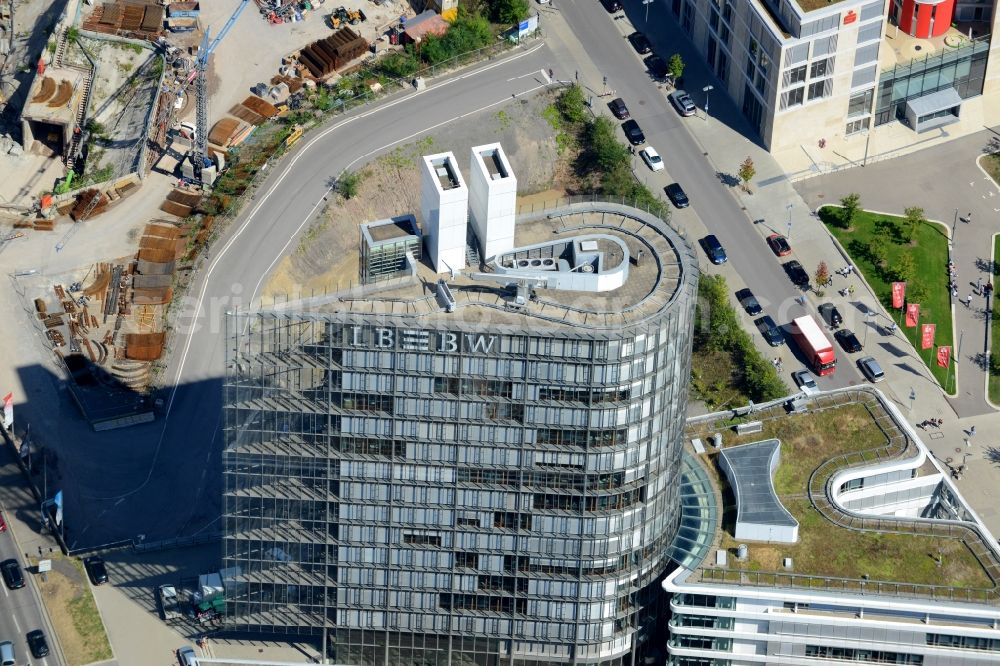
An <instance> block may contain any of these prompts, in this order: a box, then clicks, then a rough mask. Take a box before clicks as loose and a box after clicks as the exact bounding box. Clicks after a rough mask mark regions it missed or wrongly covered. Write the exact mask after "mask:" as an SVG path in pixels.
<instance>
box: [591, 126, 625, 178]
mask: <svg viewBox="0 0 1000 666" xmlns="http://www.w3.org/2000/svg"><path fill="white" fill-rule="evenodd" d="M617 129H618V128H617V126H616V125H615V124H614V123H613V122H612V121H611V119H610V118H607V117H605V116H600V117H598V118H595V119H594V120H592V121H591V122H590V124H589V126H588V128H587V139H588V140H589V144H590V146H589V152H590V153H591V154H590V155H589V156H588V157H592V158H593V159H592V163H593V164H594V165H596V166H597V167H599V168H600V169H601V170H602V171H605V172H607V171H614V170H615V169H616V168H618V167H620V166H621V165H623V164H624V165H628V163H629V151H628V148H626V147H625V144H623V143H621V142H619V141H618V137H617V136H615V131H616V130H617Z"/></svg>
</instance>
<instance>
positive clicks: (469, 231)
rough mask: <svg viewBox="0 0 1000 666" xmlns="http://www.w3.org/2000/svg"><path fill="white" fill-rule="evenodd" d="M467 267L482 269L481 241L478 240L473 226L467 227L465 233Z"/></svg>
mask: <svg viewBox="0 0 1000 666" xmlns="http://www.w3.org/2000/svg"><path fill="white" fill-rule="evenodd" d="M465 265H466V266H471V267H474V268H476V269H477V270H478V269H479V267H480V265H481V264H480V259H479V240H478V239H477V238H476V232H475V231H474V230H473V228H472V225H471V224H470V225H468V227H466V232H465Z"/></svg>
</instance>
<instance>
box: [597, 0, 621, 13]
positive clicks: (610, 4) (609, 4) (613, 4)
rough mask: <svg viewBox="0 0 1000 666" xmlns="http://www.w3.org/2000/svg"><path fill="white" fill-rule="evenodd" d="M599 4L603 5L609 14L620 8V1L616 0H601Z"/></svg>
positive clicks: (618, 10)
mask: <svg viewBox="0 0 1000 666" xmlns="http://www.w3.org/2000/svg"><path fill="white" fill-rule="evenodd" d="M601 4H602V5H604V8H605V9H606V10H608V13H609V14H614V13H615V12H620V11H621V10H622V3H620V2H618V0H601Z"/></svg>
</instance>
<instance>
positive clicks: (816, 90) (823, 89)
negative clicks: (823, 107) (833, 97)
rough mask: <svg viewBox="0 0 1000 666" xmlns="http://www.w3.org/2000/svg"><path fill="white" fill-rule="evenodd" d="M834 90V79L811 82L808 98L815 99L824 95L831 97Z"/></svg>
mask: <svg viewBox="0 0 1000 666" xmlns="http://www.w3.org/2000/svg"><path fill="white" fill-rule="evenodd" d="M832 91H833V81H832V79H825V80H823V81H816V82H815V83H810V84H809V94H808V98H809V99H810V100H814V99H822V98H823V97H829V96H830V93H831V92H832Z"/></svg>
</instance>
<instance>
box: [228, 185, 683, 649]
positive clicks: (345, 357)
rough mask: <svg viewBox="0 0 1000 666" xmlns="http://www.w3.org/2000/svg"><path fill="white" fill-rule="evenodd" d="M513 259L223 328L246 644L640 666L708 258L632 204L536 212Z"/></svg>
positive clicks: (238, 603) (232, 544) (653, 607)
mask: <svg viewBox="0 0 1000 666" xmlns="http://www.w3.org/2000/svg"><path fill="white" fill-rule="evenodd" d="M539 240H541V241H544V242H542V243H538V242H537V241H539ZM517 242H518V243H519V244H520V247H518V248H515V249H514V250H513V251H511V252H510V253H509V255H507V256H505V257H498V258H496V260H495V261H494V262H493V263H492V265H490V266H487V268H486V269H485V270H486V273H485V274H479V275H469V276H464V275H459V276H456V277H455V278H453V279H452V280H450V281H449V282H448V283H447V286H446V287H443V286H442V285H443V284H444V283H443V282H439V283H437V285H436V286H433V285H432V284H431V283H432V282H433V280H436V279H437V278H438V276H436V275H432V274H431V273H430V269H429V268H427V267H423V268H422V270H424V271H425V272H427V276H424V278H425V281H424V282H423V283H421V282H419V281H412V282H406V281H402V282H401V283H400V284H399V285H394V286H391V287H390V288H388V289H386V288H382V289H381V290H379V291H377V292H371V293H361V294H360V295H359V294H353V295H350V296H345V297H344V298H341V299H340V300H338V301H337V302H336V303H334V304H332V305H326V306H323V308H321V309H319V310H315V309H313V310H309V311H305V310H303V311H295V312H293V311H291V310H287V309H286V310H281V311H264V312H261V311H256V312H252V313H230V314H229V315H228V316H227V327H228V333H229V335H228V337H227V339H228V344H227V367H228V373H227V377H226V382H225V388H224V391H225V407H224V410H225V415H224V419H225V420H224V428H225V451H224V523H225V524H224V530H225V539H224V554H223V558H224V567H225V570H224V573H225V579H226V580H225V588H226V597H227V625H228V627H229V628H230V629H234V630H239V631H252V632H263V633H282V634H304V635H309V636H311V637H316V640H324V639H325V641H326V645H327V646H328V649H329V654H330V657H331V658H332V660H333V663H337V664H352V665H361V664H365V665H367V664H379V665H392V666H396V665H399V664H441V665H445V664H456V665H457V664H483V665H493V664H495V665H497V666H501V665H513V664H531V665H532V666H540V665H543V664H560V665H562V664H635V663H640V662H641V657H642V655H643V654H644V650H645V647H644V646H645V644H646V640H647V638H648V636H649V633H650V631H651V630H652V628H653V626H654V624H655V623H656V622H657V621H658V619H664V618H665V615H664V616H661V617H660V618H658V617H657V615H658V611H661V610H663V609H662V602H661V601H660V599H661V598H662V596H661V594H662V593H660V594H658V590H659V589H660V588H659V582H660V581H661V580H662V575H663V573H664V571H665V569H666V566H667V562H668V547H669V545H670V543H671V541H672V539H673V537H674V535H675V534H676V532H677V528H678V517H679V505H678V502H679V500H678V485H679V468H680V453H681V448H680V445H681V439H682V428H683V424H684V417H685V408H686V403H687V383H688V377H689V374H690V352H691V334H692V326H693V318H694V307H695V296H696V288H697V265H696V260H695V258H694V255H693V252H692V250H691V248H690V246H689V245H688V244H687V243H686V242H685V241H684V240H683V239H682V238H681V237H680V236H679V235H678V234H677V233H676V232H675V231H674V230H672V229H671V228H670V227H669V226H668V225H666V224H664V223H663V222H662V221H660V220H658V219H656V218H654V217H652V216H650V215H649V214H648V213H645V212H643V211H639V210H636V209H632V208H628V207H625V206H621V205H616V204H600V203H594V202H589V203H581V204H573V205H568V204H567V205H566V206H564V207H562V208H559V209H554V210H553V209H550V210H546V211H542V212H538V213H530V214H527V215H522V216H519V217H518V221H517ZM530 243H535V245H530ZM536 259H537V261H538V263H537V264H535V263H534V262H535V260H536ZM522 262H523V264H522ZM522 265H524V266H526V268H524V269H523V270H522V269H520V268H518V267H519V266H522ZM546 266H550V267H551V268H550V269H549V268H545V270H551V271H553V273H552V275H549V276H546V275H542V274H541V273H539V272H538V271H541V270H543V267H546ZM533 267H539V268H537V270H535V269H534V268H533ZM587 268H589V269H590V270H586V269H587ZM532 270H535V272H531V271H532ZM559 271H563V272H562V273H561V274H559V275H556V274H557V273H559ZM584 273H586V275H585V276H584V277H585V278H587V279H590V278H592V279H593V282H592V283H589V282H586V280H585V279H584V278H581V280H583V281H573V282H572V286H573V287H574V290H569V289H565V288H560V287H556V288H552V287H553V286H555V285H557V284H560V285H562V287H565V286H566V285H569V284H571V282H566V281H565V280H567V279H568V280H575V279H576V278H577V277H578V274H584ZM553 276H554V277H553ZM608 276H610V277H608ZM560 279H563V280H564V281H563V282H559V280H560ZM612 279H613V280H618V281H619V282H621V284H620V286H619V284H618V283H614V284H613V285H612V286H613V288H610V290H609V287H608V286H607V285H608V284H609V282H607V280H612ZM546 280H548V281H547V282H546ZM546 284H547V285H549V286H548V287H546V286H544V285H546ZM590 284H593V285H598V286H595V287H594V289H593V290H590V291H588V289H589V287H588V285H590ZM525 294H527V296H526V297H525V298H522V296H523V295H525ZM664 612H665V611H664Z"/></svg>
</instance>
